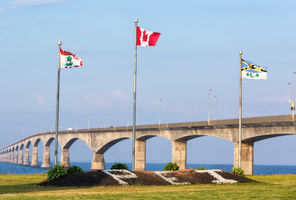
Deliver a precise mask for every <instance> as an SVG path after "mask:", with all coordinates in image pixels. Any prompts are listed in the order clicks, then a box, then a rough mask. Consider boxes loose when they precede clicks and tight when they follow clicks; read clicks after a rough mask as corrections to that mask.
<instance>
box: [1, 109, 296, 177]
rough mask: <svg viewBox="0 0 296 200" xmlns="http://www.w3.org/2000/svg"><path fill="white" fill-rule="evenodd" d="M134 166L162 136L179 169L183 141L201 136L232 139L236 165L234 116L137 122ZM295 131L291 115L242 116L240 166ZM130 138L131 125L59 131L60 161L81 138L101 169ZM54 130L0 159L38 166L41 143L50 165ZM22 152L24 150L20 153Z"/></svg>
mask: <svg viewBox="0 0 296 200" xmlns="http://www.w3.org/2000/svg"><path fill="white" fill-rule="evenodd" d="M136 130H137V132H136V133H137V136H136V146H135V147H136V151H135V169H136V170H145V165H146V140H148V139H150V138H152V137H156V136H159V137H163V138H166V139H168V140H171V142H172V162H175V163H177V164H178V165H179V166H180V169H185V168H186V157H187V155H186V154H187V146H186V145H187V141H188V140H191V139H193V138H198V137H201V136H213V137H219V138H222V139H225V140H229V141H232V142H233V145H234V152H233V166H234V167H235V166H238V119H229V120H216V121H211V122H210V124H208V123H207V121H200V122H186V123H169V124H160V125H159V124H156V125H139V126H137V128H136ZM294 134H296V128H295V122H294V121H293V120H292V118H291V115H281V116H268V117H253V118H244V119H243V120H242V157H241V161H242V163H241V166H242V168H243V169H244V171H245V174H253V160H254V143H255V142H257V141H260V140H264V139H268V138H272V137H278V136H283V135H294ZM131 138H132V127H114V128H96V129H80V130H67V131H60V132H59V145H60V147H61V149H62V152H61V156H60V164H61V165H63V166H65V167H69V166H70V160H69V148H70V147H71V145H72V144H73V143H74V142H75V141H76V140H78V139H80V140H82V141H84V142H85V143H86V144H87V146H88V147H89V148H90V149H91V151H92V152H93V158H92V163H91V170H97V169H105V161H104V153H105V152H106V151H107V150H108V149H109V148H110V147H112V146H113V145H114V144H116V143H118V142H120V141H122V140H125V139H131ZM54 139H55V132H44V133H38V134H35V135H31V136H29V137H27V138H25V139H23V140H20V141H18V142H16V143H14V144H11V145H9V146H7V147H5V148H3V149H1V150H0V159H1V160H0V161H2V162H9V163H16V164H20V165H31V166H38V155H37V154H38V144H39V142H40V141H42V144H43V145H44V150H43V161H42V165H41V167H43V168H49V167H50V151H49V149H50V148H49V147H50V145H51V144H52V142H53V141H54ZM31 145H32V147H33V151H32V156H31V157H32V161H31V163H29V153H30V151H29V148H30V146H31ZM23 151H24V152H23Z"/></svg>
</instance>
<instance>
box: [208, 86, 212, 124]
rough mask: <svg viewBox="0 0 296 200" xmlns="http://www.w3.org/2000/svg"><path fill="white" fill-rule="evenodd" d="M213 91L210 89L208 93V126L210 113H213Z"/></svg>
mask: <svg viewBox="0 0 296 200" xmlns="http://www.w3.org/2000/svg"><path fill="white" fill-rule="evenodd" d="M211 91H212V89H209V92H208V125H210V113H211Z"/></svg>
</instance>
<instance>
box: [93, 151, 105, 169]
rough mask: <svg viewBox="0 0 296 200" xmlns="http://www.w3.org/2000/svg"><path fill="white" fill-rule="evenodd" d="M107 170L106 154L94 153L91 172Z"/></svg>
mask: <svg viewBox="0 0 296 200" xmlns="http://www.w3.org/2000/svg"><path fill="white" fill-rule="evenodd" d="M100 169H105V159H104V154H101V153H93V159H92V161H91V168H90V170H91V171H95V170H100Z"/></svg>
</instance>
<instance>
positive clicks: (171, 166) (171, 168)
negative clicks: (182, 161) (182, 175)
mask: <svg viewBox="0 0 296 200" xmlns="http://www.w3.org/2000/svg"><path fill="white" fill-rule="evenodd" d="M174 170H179V166H178V165H177V164H176V163H172V162H169V163H167V164H166V166H164V168H163V170H162V171H174Z"/></svg>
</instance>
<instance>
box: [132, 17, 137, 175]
mask: <svg viewBox="0 0 296 200" xmlns="http://www.w3.org/2000/svg"><path fill="white" fill-rule="evenodd" d="M137 26H138V19H136V20H135V28H136V32H135V38H136V39H135V69H134V100H133V105H134V106H133V163H132V170H135V145H136V94H137V85H136V84H137Z"/></svg>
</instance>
